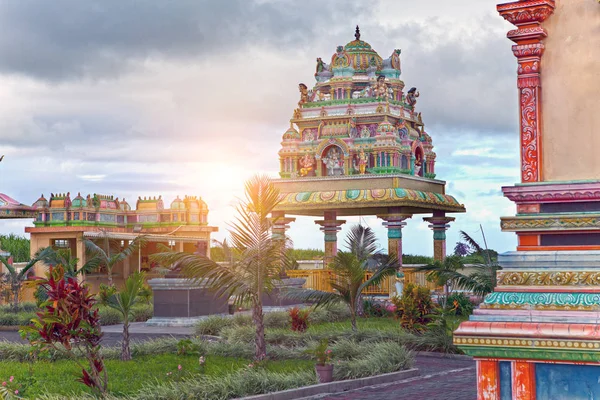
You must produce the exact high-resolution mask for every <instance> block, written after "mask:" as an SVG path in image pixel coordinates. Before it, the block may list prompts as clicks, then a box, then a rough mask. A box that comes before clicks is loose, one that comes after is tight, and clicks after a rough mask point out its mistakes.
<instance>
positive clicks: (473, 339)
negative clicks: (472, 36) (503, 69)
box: [454, 0, 600, 400]
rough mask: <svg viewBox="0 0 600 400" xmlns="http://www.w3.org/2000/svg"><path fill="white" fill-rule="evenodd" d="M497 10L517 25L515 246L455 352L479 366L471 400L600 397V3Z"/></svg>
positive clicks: (550, 0)
mask: <svg viewBox="0 0 600 400" xmlns="http://www.w3.org/2000/svg"><path fill="white" fill-rule="evenodd" d="M498 11H499V12H500V15H502V16H503V17H504V18H505V19H506V20H507V21H509V22H511V23H512V24H514V25H515V26H516V29H514V30H511V31H510V32H509V33H508V37H509V39H511V40H512V41H513V42H515V45H513V47H512V50H513V52H514V54H515V56H516V57H517V61H518V78H517V85H518V89H519V100H520V113H519V121H520V137H521V183H520V184H517V185H515V186H512V187H505V188H503V192H504V195H505V196H506V197H508V198H509V199H510V200H512V201H514V202H515V203H516V205H517V215H516V216H515V217H507V218H502V222H501V225H502V229H503V230H504V231H509V232H516V234H517V236H518V247H517V251H516V252H509V253H506V254H502V255H500V256H499V259H498V261H499V263H500V265H501V266H502V267H503V269H502V270H501V271H500V272H498V275H497V278H498V287H497V288H496V290H495V292H494V293H492V294H490V295H488V296H487V297H486V298H485V300H484V302H483V303H482V304H481V306H480V307H479V309H477V310H476V311H475V313H474V315H473V316H471V318H470V320H469V321H467V322H464V323H462V324H461V326H460V327H459V329H458V330H457V331H456V332H455V337H454V342H455V343H456V344H457V345H458V346H459V347H460V348H462V349H463V350H464V351H465V353H467V354H470V355H472V356H474V357H475V358H476V360H477V391H478V397H477V398H478V399H481V400H495V399H502V400H505V399H518V400H534V399H596V398H600V379H599V377H600V367H599V366H598V365H599V363H600V325H599V317H600V251H599V250H600V181H599V178H600V162H599V159H600V158H599V157H598V155H597V144H598V143H599V140H600V113H599V112H598V104H600V34H599V30H598V29H599V27H600V4H599V2H598V1H597V0H556V1H554V0H521V1H516V2H512V3H508V4H501V5H498ZM542 91H543V97H542Z"/></svg>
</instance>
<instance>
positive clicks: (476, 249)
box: [460, 231, 484, 254]
mask: <svg viewBox="0 0 600 400" xmlns="http://www.w3.org/2000/svg"><path fill="white" fill-rule="evenodd" d="M460 237H461V238H462V239H463V240H464V241H465V242H466V243H467V244H468V245H469V247H471V249H472V250H473V251H474V252H475V253H479V254H482V253H483V252H484V250H483V248H482V247H481V246H480V245H479V243H477V241H476V240H475V239H473V238H472V237H471V236H470V235H469V234H468V233H467V232H465V231H460Z"/></svg>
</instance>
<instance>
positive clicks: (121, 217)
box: [117, 215, 125, 224]
mask: <svg viewBox="0 0 600 400" xmlns="http://www.w3.org/2000/svg"><path fill="white" fill-rule="evenodd" d="M124 223H125V216H124V215H117V224H124Z"/></svg>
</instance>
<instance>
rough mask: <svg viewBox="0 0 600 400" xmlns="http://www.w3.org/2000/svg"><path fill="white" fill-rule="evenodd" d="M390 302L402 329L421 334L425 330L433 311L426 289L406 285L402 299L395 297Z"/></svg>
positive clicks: (409, 284) (428, 292)
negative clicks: (394, 308)
mask: <svg viewBox="0 0 600 400" xmlns="http://www.w3.org/2000/svg"><path fill="white" fill-rule="evenodd" d="M392 302H393V303H394V305H395V306H396V315H397V316H398V317H399V318H400V325H401V326H402V327H403V328H404V329H407V330H409V331H411V332H421V331H423V330H424V329H425V327H426V324H427V322H428V321H429V320H430V318H431V317H430V314H431V312H432V311H433V309H434V304H433V300H432V299H431V293H430V291H429V289H428V288H426V287H422V286H415V285H413V284H411V283H408V284H407V285H406V286H405V287H404V290H403V291H402V297H400V298H398V297H395V298H393V299H392Z"/></svg>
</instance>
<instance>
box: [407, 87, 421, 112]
mask: <svg viewBox="0 0 600 400" xmlns="http://www.w3.org/2000/svg"><path fill="white" fill-rule="evenodd" d="M417 97H419V92H417V88H416V87H413V88H410V90H409V91H408V93H407V94H406V102H407V103H408V105H409V106H413V107H414V106H415V105H416V104H417Z"/></svg>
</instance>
